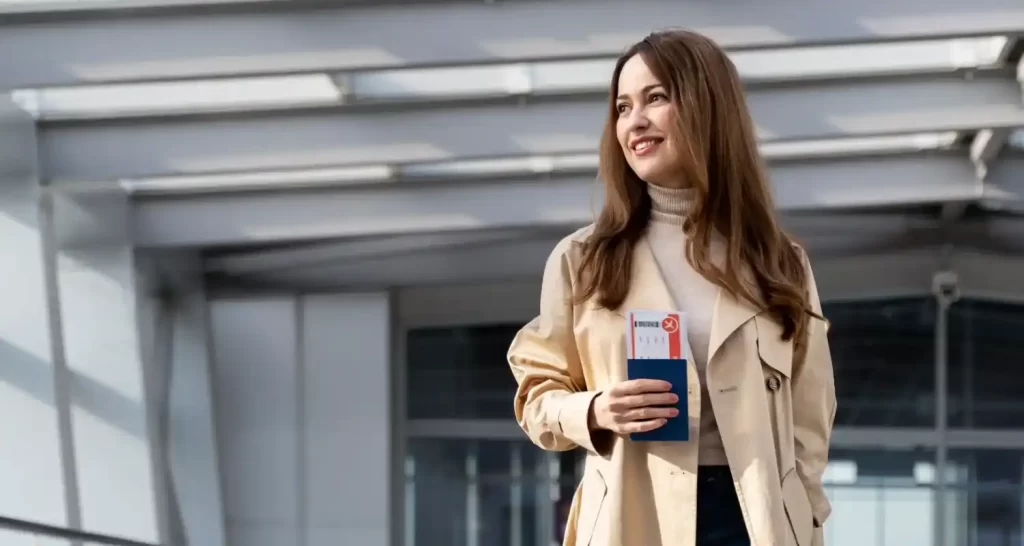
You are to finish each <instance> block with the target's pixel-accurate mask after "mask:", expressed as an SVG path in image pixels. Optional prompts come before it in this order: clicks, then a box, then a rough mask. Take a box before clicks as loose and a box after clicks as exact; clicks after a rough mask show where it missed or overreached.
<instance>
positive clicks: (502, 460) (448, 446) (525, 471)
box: [406, 439, 576, 546]
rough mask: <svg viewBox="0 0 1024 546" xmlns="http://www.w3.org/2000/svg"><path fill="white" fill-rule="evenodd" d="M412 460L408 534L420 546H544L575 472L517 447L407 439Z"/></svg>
mask: <svg viewBox="0 0 1024 546" xmlns="http://www.w3.org/2000/svg"><path fill="white" fill-rule="evenodd" d="M566 456H567V457H571V456H572V455H571V454H566ZM409 461H410V464H407V467H410V466H411V467H414V468H415V470H414V471H408V469H407V473H406V494H407V496H411V497H412V498H411V499H410V498H407V499H406V501H407V503H406V506H408V507H409V508H411V511H412V513H413V514H414V516H413V517H412V518H410V520H411V521H408V522H407V524H406V525H407V529H406V533H407V534H410V535H411V536H412V537H414V539H415V543H416V544H421V545H432V544H444V545H446V546H447V545H451V546H548V545H549V544H550V543H551V541H552V540H553V539H555V538H556V536H557V533H558V532H560V525H557V524H556V523H555V522H558V521H561V520H560V518H559V515H558V511H559V510H562V509H564V508H566V507H567V503H565V502H560V499H559V487H558V484H559V482H567V481H569V480H572V479H573V476H574V472H575V470H576V469H575V468H574V467H573V466H572V465H571V464H570V465H568V466H567V467H566V466H562V465H560V464H559V457H558V456H556V454H549V453H545V452H543V451H541V450H540V449H538V448H537V447H536V446H534V445H532V444H530V443H529V442H526V441H520V440H516V441H489V440H465V439H411V440H410V441H409ZM560 473H561V479H560ZM570 498H571V497H570Z"/></svg>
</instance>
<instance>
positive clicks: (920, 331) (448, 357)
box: [405, 297, 1024, 546]
mask: <svg viewBox="0 0 1024 546" xmlns="http://www.w3.org/2000/svg"><path fill="white" fill-rule="evenodd" d="M941 312H943V309H942V308H941V307H940V306H939V305H938V304H937V303H936V301H935V299H934V298H931V297H921V298H906V299H891V300H882V301H851V302H828V303H826V304H825V314H826V316H827V317H828V318H829V320H830V321H831V323H832V330H831V332H830V342H831V347H832V355H833V359H834V366H835V373H836V388H837V393H838V396H839V411H838V414H837V416H836V434H835V438H834V441H833V445H832V453H831V457H830V461H831V462H830V466H829V469H828V471H827V473H826V483H827V487H828V492H829V496H830V498H831V499H832V502H833V506H834V512H833V516H832V518H831V519H830V520H829V523H828V524H827V525H826V542H827V544H828V545H829V546H846V545H850V546H855V545H856V546H864V545H871V546H889V545H892V546H903V545H906V544H915V545H937V544H939V543H940V541H941V543H942V545H943V546H960V545H968V546H989V545H1000V546H1002V545H1008V544H1021V541H1022V540H1024V536H1022V532H1021V531H1022V521H1024V419H1021V418H1020V417H1021V416H1019V415H1018V414H1021V413H1024V399H1021V398H1020V397H1017V396H1015V393H1019V392H1024V388H1022V387H1024V371H1021V370H1017V369H1015V367H1014V366H1013V363H1014V362H1017V361H1018V360H1019V358H1020V357H1019V356H1018V355H1021V354H1024V338H1022V337H1021V336H1020V335H1019V334H1018V333H1017V332H1019V331H1021V330H1022V329H1024V328H1022V327H1024V306H1016V305H1011V304H1006V303H992V302H988V301H979V300H962V301H959V302H957V303H955V304H953V305H952V306H951V307H950V308H949V309H948V315H947V316H948V321H947V322H946V324H948V330H947V331H946V336H947V338H946V339H947V355H946V356H947V359H948V364H947V377H948V380H947V393H946V394H947V396H946V399H947V401H946V404H945V405H946V409H945V412H946V416H947V419H948V427H947V428H946V429H943V430H938V429H937V423H939V422H940V420H939V419H938V415H937V414H936V411H937V408H941V406H940V405H939V404H938V403H937V402H939V401H938V397H937V393H936V385H937V384H938V383H937V382H936V375H937V368H936V352H935V351H936V335H938V334H939V333H941V330H939V329H937V326H939V324H940V320H939V313H941ZM518 328H519V325H518V324H497V325H493V324H492V325H467V326H460V327H445V328H427V329H415V330H411V331H409V332H408V335H407V340H406V348H407V363H408V370H407V382H408V389H407V408H408V412H407V418H408V426H407V427H406V428H407V430H408V431H409V435H410V437H409V438H408V439H407V456H406V483H405V486H406V499H405V500H406V515H405V517H406V520H405V537H406V544H407V545H409V546H413V545H415V546H435V545H437V546H440V545H445V546H448V545H452V546H492V545H494V546H540V545H545V546H548V545H551V544H558V543H559V538H560V533H561V526H562V523H563V522H564V519H565V515H566V511H567V509H568V503H569V501H570V499H571V498H572V494H573V491H574V489H575V486H576V483H577V481H578V479H579V477H580V472H581V470H582V454H581V453H579V452H567V453H546V452H543V451H541V450H540V449H538V448H536V447H535V446H533V445H532V444H531V443H529V441H528V440H527V439H526V438H525V436H524V435H523V434H522V432H521V431H520V430H519V428H518V427H517V426H516V424H515V422H514V419H513V413H512V397H513V392H514V389H515V381H514V380H513V378H512V376H511V374H510V373H509V370H508V366H507V363H506V361H505V354H506V351H507V349H508V344H509V342H510V341H511V339H512V337H513V336H514V335H515V333H516V331H517V330H518Z"/></svg>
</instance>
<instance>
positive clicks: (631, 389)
mask: <svg viewBox="0 0 1024 546" xmlns="http://www.w3.org/2000/svg"><path fill="white" fill-rule="evenodd" d="M671 389H672V384H671V383H669V382H668V381H662V380H660V379H630V380H629V381H623V382H622V383H619V384H617V385H615V386H614V387H612V390H611V393H610V394H611V395H612V396H615V397H622V396H630V395H636V394H645V393H658V392H668V391H669V390H671Z"/></svg>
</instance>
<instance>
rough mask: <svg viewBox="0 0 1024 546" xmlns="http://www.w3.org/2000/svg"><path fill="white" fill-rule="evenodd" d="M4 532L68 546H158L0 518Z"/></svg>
mask: <svg viewBox="0 0 1024 546" xmlns="http://www.w3.org/2000/svg"><path fill="white" fill-rule="evenodd" d="M6 531H9V532H13V533H15V534H24V535H29V536H34V537H37V538H42V537H46V538H50V539H63V540H66V541H67V544H68V545H69V546H71V545H73V546H159V545H157V544H154V543H150V542H140V541H138V540H132V539H128V538H122V537H113V536H108V535H101V534H98V533H89V532H86V531H77V530H74V529H66V528H63V527H57V526H55V525H48V524H45V523H38V522H34V521H26V520H21V519H14V518H8V517H4V516H0V535H3V534H4V533H5V532H6Z"/></svg>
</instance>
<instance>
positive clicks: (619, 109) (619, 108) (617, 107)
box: [615, 102, 629, 116]
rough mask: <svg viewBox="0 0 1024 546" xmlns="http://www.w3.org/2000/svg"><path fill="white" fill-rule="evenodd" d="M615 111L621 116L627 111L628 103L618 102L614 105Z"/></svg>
mask: <svg viewBox="0 0 1024 546" xmlns="http://www.w3.org/2000/svg"><path fill="white" fill-rule="evenodd" d="M615 111H616V112H618V113H619V115H620V116H621V115H623V114H625V113H626V112H628V111H629V105H628V104H626V103H624V102H620V103H619V104H616V105H615Z"/></svg>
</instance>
